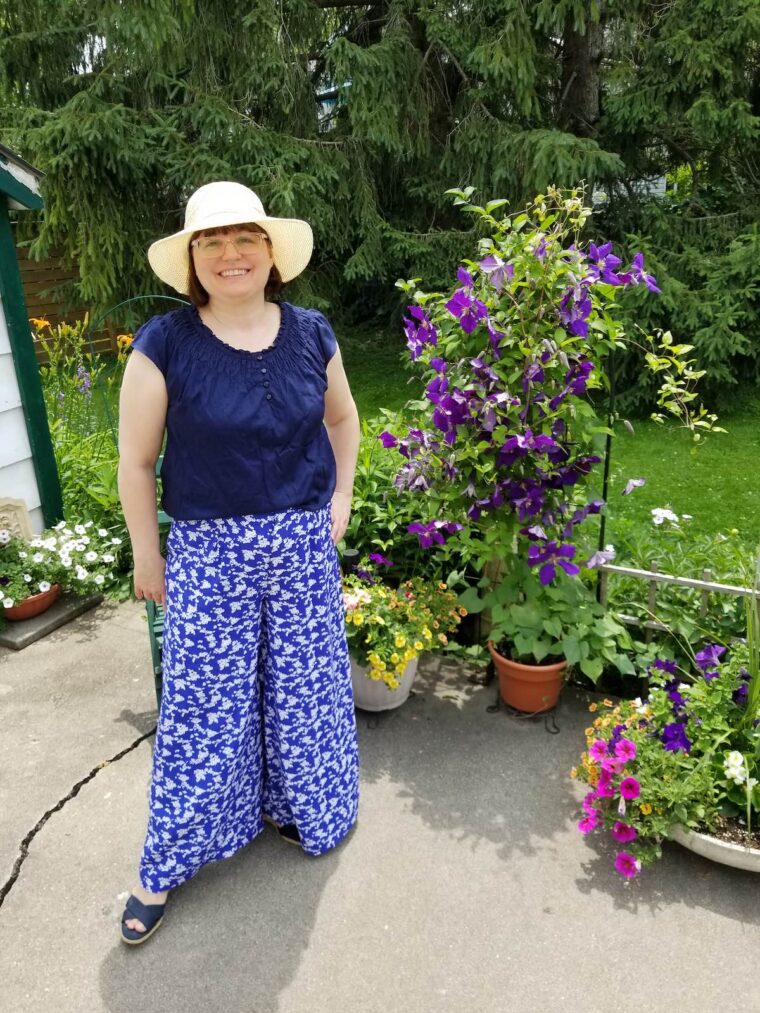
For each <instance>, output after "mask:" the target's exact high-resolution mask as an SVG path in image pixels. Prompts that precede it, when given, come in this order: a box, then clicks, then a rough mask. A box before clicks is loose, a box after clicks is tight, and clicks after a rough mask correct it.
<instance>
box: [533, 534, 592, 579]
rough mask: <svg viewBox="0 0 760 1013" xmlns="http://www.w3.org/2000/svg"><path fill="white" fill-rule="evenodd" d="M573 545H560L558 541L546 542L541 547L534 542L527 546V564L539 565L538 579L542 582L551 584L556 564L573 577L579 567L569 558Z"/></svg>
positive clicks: (578, 571) (572, 551) (573, 548)
mask: <svg viewBox="0 0 760 1013" xmlns="http://www.w3.org/2000/svg"><path fill="white" fill-rule="evenodd" d="M575 551H576V550H575V546H574V545H560V544H559V543H558V542H547V543H546V544H545V545H544V547H543V548H540V547H539V546H538V545H536V544H535V543H534V544H533V545H531V546H529V548H528V565H529V566H540V567H541V569H540V570H539V573H538V579H539V580H540V581H541V583H542V584H544V585H546V584H551V582H552V581H553V580H554V577H555V576H556V573H557V566H560V567H562V569H563V570H564V571H565V573H566V574H568V575H569V576H570V577H575V576H576V575H577V574H578V573H580V567H578V566H576V565H575V563H571V562H570V560H571V559H572V558H573V556H574V555H575Z"/></svg>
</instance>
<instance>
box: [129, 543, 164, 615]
mask: <svg viewBox="0 0 760 1013" xmlns="http://www.w3.org/2000/svg"><path fill="white" fill-rule="evenodd" d="M134 578H135V598H137V599H138V600H139V599H140V598H145V599H146V600H147V601H154V602H156V604H158V605H165V604H166V560H165V559H164V557H163V556H162V555H161V554H160V553H156V555H154V556H147V557H145V558H144V559H135V572H134Z"/></svg>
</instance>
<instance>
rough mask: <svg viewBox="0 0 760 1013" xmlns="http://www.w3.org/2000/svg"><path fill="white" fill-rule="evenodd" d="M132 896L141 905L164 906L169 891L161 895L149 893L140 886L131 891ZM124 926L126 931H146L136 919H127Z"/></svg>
mask: <svg viewBox="0 0 760 1013" xmlns="http://www.w3.org/2000/svg"><path fill="white" fill-rule="evenodd" d="M132 896H133V897H137V899H138V900H139V901H141V902H142V903H143V904H165V903H166V898H167V897H168V896H169V891H168V890H164V892H163V893H151V892H150V891H149V890H144V889H143V888H142V887H141V886H136V887H135V888H134V890H133V891H132ZM124 924H125V925H126V926H127V928H128V929H133V930H134V931H135V932H145V931H146V928H145V926H144V925H143V923H142V922H141V921H140V920H139V919H138V918H128V919H127V920H126V921H125V922H124Z"/></svg>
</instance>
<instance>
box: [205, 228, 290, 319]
mask: <svg viewBox="0 0 760 1013" xmlns="http://www.w3.org/2000/svg"><path fill="white" fill-rule="evenodd" d="M233 229H247V230H248V231H249V232H263V233H264V235H265V236H266V231H265V230H264V229H262V228H261V226H260V225H256V224H255V223H254V222H244V223H242V224H240V225H225V226H222V227H221V228H218V229H203V231H202V232H194V233H193V234H192V236H190V240H189V242H188V250H187V252H188V272H187V294H188V295H189V296H190V302H191V303H192V304H193V306H206V305H207V304H208V292H207V291H206V289H205V288H204V287H203V285H201V283H200V281H199V280H198V275H197V273H196V270H195V264H194V262H193V252H192V250H191V249H190V243H192V241H193V240H194V239H197V238H198V236H201V235H206V236H214V235H216V234H217V233H219V232H221V233H222V234H225V233H227V232H231V231H232V230H233ZM267 242H269V243H270V246H271V241H270V240H269V237H268V236H267ZM284 287H285V283H284V281H283V280H282V278H281V277H280V272H279V271H278V270H277V265H276V264H272V269H271V270H270V272H269V279H268V281H267V283H266V287H265V288H264V298H265V299H266V300H267V301H269V302H271V301H272V300H273V299H276V298H277V296H278V295H279V294H280V293H281V292H282V290H283V288H284Z"/></svg>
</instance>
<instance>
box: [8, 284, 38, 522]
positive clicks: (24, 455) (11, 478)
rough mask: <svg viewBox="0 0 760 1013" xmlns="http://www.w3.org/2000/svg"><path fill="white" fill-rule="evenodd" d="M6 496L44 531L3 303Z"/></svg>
mask: <svg viewBox="0 0 760 1013" xmlns="http://www.w3.org/2000/svg"><path fill="white" fill-rule="evenodd" d="M4 496H10V497H12V498H13V499H22V500H24V502H25V503H26V505H27V508H28V510H29V513H30V514H31V518H32V527H33V528H34V530H35V531H37V532H39V531H42V529H43V527H44V521H43V517H42V509H41V507H40V493H39V489H38V488H37V477H36V475H35V473H34V465H33V463H32V450H31V447H30V446H29V437H28V436H27V432H26V420H25V419H24V412H23V409H22V407H21V395H20V394H19V389H18V381H17V379H16V370H15V368H14V365H13V355H12V354H11V345H10V341H9V339H8V328H7V326H6V323H5V313H4V312H3V306H2V302H0V497H4Z"/></svg>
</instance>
